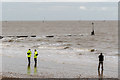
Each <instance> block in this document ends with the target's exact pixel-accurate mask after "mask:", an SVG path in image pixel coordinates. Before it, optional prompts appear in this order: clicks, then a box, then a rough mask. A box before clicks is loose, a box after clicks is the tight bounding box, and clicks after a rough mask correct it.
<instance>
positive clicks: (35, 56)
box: [34, 49, 38, 66]
mask: <svg viewBox="0 0 120 80" xmlns="http://www.w3.org/2000/svg"><path fill="white" fill-rule="evenodd" d="M37 56H38V52H37V50H36V49H35V52H34V61H35V66H36V64H37Z"/></svg>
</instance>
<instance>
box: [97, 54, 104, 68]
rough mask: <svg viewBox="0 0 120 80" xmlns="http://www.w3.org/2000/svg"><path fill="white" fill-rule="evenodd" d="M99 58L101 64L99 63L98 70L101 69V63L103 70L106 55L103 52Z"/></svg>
mask: <svg viewBox="0 0 120 80" xmlns="http://www.w3.org/2000/svg"><path fill="white" fill-rule="evenodd" d="M98 58H99V65H98V70H99V69H100V65H102V67H101V68H102V70H103V61H104V55H103V54H102V53H100V55H99V56H98Z"/></svg>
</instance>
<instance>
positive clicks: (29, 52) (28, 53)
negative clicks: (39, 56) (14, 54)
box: [27, 49, 32, 64]
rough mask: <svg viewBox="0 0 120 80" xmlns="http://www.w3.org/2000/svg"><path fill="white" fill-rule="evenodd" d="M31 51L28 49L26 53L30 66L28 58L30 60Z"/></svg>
mask: <svg viewBox="0 0 120 80" xmlns="http://www.w3.org/2000/svg"><path fill="white" fill-rule="evenodd" d="M31 54H32V52H31V50H30V49H29V50H28V52H27V57H28V64H30V58H31Z"/></svg>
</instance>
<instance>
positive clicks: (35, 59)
mask: <svg viewBox="0 0 120 80" xmlns="http://www.w3.org/2000/svg"><path fill="white" fill-rule="evenodd" d="M34 61H35V66H34V67H36V66H37V58H34Z"/></svg>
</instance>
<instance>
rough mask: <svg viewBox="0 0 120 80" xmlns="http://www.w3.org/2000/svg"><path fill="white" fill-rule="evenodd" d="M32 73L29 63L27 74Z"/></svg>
mask: <svg viewBox="0 0 120 80" xmlns="http://www.w3.org/2000/svg"><path fill="white" fill-rule="evenodd" d="M30 73H31V69H30V64H28V67H27V74H29V75H30Z"/></svg>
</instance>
